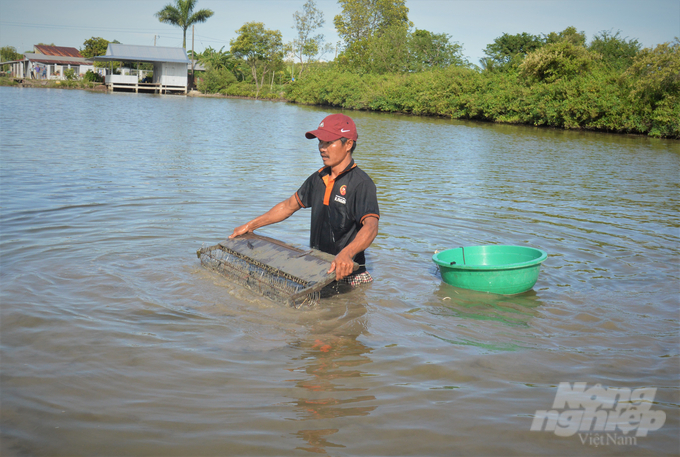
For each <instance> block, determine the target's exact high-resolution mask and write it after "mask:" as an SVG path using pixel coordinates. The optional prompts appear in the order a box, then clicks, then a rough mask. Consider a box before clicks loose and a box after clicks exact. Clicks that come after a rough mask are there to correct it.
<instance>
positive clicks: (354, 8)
mask: <svg viewBox="0 0 680 457" xmlns="http://www.w3.org/2000/svg"><path fill="white" fill-rule="evenodd" d="M338 3H340V5H341V6H342V13H341V14H338V15H337V16H335V18H334V19H333V24H334V25H335V29H336V30H337V32H338V35H339V36H340V38H342V40H343V41H344V42H345V50H344V52H343V59H342V62H343V63H346V64H348V66H350V67H355V68H356V67H363V66H364V64H365V63H366V59H367V54H368V53H369V52H370V49H371V40H372V39H373V38H374V37H376V36H380V35H382V34H383V33H386V32H387V31H388V30H390V32H389V34H390V35H394V36H397V35H398V36H401V35H402V33H397V32H396V30H395V27H397V28H398V27H402V28H403V29H404V30H408V29H409V28H410V27H411V26H413V23H411V21H409V19H408V8H407V7H406V1H405V0H338Z"/></svg>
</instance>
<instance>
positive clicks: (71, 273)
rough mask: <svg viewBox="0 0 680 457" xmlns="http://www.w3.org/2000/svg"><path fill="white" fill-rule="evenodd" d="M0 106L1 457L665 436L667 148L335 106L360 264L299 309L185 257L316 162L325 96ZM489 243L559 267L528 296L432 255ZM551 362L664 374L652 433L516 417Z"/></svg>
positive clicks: (672, 361)
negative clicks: (471, 286) (557, 428)
mask: <svg viewBox="0 0 680 457" xmlns="http://www.w3.org/2000/svg"><path fill="white" fill-rule="evenodd" d="M0 100H2V107H3V109H2V110H0V131H1V132H2V141H1V142H0V153H1V155H0V186H1V187H0V224H1V225H0V252H1V257H0V267H1V268H0V280H1V283H0V284H1V295H0V299H1V302H2V308H1V312H2V315H1V321H0V326H1V334H0V351H1V352H0V354H1V364H2V370H1V373H0V383H1V384H0V394H1V401H2V413H1V414H2V415H1V419H0V427H1V428H0V431H1V433H2V441H1V443H2V444H1V446H2V448H1V449H0V450H1V451H2V454H3V455H17V456H24V455H26V456H28V455H31V456H32V455H46V456H47V455H49V456H79V455H83V456H86V455H87V456H89V455H111V456H119V455H128V456H130V455H139V456H147V455H159V456H160V455H163V456H188V455H192V456H193V455H196V456H198V455H204V456H218V455H258V456H263V455H272V456H281V455H309V454H327V455H333V456H358V455H365V456H373V455H417V456H423V455H429V456H449V455H471V456H477V455H522V456H527V455H536V456H538V455H623V454H626V455H676V454H677V452H678V445H679V443H678V435H679V434H678V432H679V430H678V428H679V411H680V410H679V405H680V397H679V396H680V394H679V389H678V378H679V366H680V365H679V363H678V347H679V344H678V343H679V337H678V304H679V303H678V302H679V296H680V295H679V293H680V281H679V277H680V265H679V261H678V259H679V258H680V257H679V254H680V252H679V251H680V229H679V227H680V212H679V211H678V210H679V209H680V208H679V205H680V198H679V197H680V194H679V189H678V186H679V179H678V178H679V176H680V147H679V145H678V142H677V141H676V142H674V141H667V140H654V139H649V138H646V137H635V136H616V135H607V134H594V133H588V132H570V131H557V130H546V129H536V128H530V127H520V126H503V125H492V124H477V123H468V122H458V121H451V120H447V119H436V118H418V117H411V116H399V115H387V114H379V113H367V112H351V113H350V114H351V115H352V116H353V117H354V118H355V120H356V123H357V126H358V131H359V146H358V149H357V151H356V153H355V159H356V161H357V163H358V164H359V165H360V166H361V167H362V168H363V169H364V170H366V171H367V172H368V173H369V174H370V175H371V176H372V177H373V178H374V180H375V182H376V184H377V186H378V189H379V200H380V205H381V213H382V218H381V222H380V234H379V236H378V238H377V239H376V241H375V243H374V245H373V246H372V247H371V249H370V250H369V252H368V256H367V261H368V264H369V269H370V270H371V271H372V273H373V275H374V277H375V278H376V280H375V282H374V283H373V284H371V285H370V286H367V287H363V288H360V289H358V290H355V291H353V292H351V293H349V294H345V295H340V296H336V297H332V298H329V299H327V300H324V302H323V303H322V305H321V306H319V307H318V308H314V309H303V310H293V309H288V308H285V307H283V306H280V305H278V304H276V303H272V302H269V301H267V300H265V299H263V298H260V297H259V296H256V295H253V294H252V293H250V292H248V291H246V290H243V289H242V288H240V287H238V286H234V285H233V284H232V283H230V282H229V281H228V280H226V279H224V278H221V277H219V276H216V275H215V274H213V273H211V272H209V271H205V270H203V269H202V268H201V267H200V265H199V263H198V260H197V259H196V255H195V251H196V249H198V248H200V247H201V245H202V244H204V243H211V244H212V243H215V242H216V241H219V240H221V239H223V238H224V237H225V236H227V235H228V234H229V233H231V230H232V229H233V227H235V226H237V225H240V224H241V223H243V222H245V221H247V220H249V219H250V218H252V217H254V216H256V215H258V214H260V213H262V212H264V211H266V210H267V209H269V208H270V207H271V206H272V205H274V204H275V203H277V202H279V201H280V200H282V199H284V198H287V197H289V196H290V195H291V194H292V193H293V192H295V191H296V190H297V188H298V187H299V185H300V184H301V183H302V182H303V181H304V179H305V178H306V177H307V176H308V175H309V174H310V173H311V172H312V171H314V170H316V169H318V168H319V167H320V166H321V161H320V159H319V157H318V153H317V151H316V148H315V144H314V142H313V141H308V140H306V139H305V138H304V132H305V131H307V130H309V129H312V128H314V127H315V126H316V125H317V124H318V122H319V121H320V120H321V119H322V118H323V116H324V115H326V114H328V113H330V112H332V110H331V109H324V108H318V107H304V106H296V105H289V104H284V103H272V102H260V101H252V100H217V99H196V98H183V97H172V96H148V95H134V94H99V93H89V92H82V91H67V90H51V89H46V90H37V89H18V88H6V87H0ZM308 224H309V212H307V211H300V212H299V213H297V214H296V215H294V216H293V217H291V218H290V219H289V220H287V221H285V222H283V223H281V224H279V225H276V226H272V227H268V228H266V229H263V230H262V231H261V233H263V234H265V235H269V236H272V237H275V238H278V239H281V240H284V241H286V242H288V243H291V244H295V245H299V246H305V245H306V244H307V241H308ZM478 244H513V245H527V246H534V247H537V248H540V249H543V250H545V251H547V252H548V253H549V258H548V260H547V261H546V262H545V264H544V266H543V269H542V271H541V274H540V276H539V279H538V282H537V284H536V286H535V287H534V289H533V290H532V291H529V292H527V293H525V294H521V295H518V296H510V297H509V296H497V295H489V294H484V293H478V292H470V291H464V290H460V289H455V288H452V287H450V286H448V285H446V284H443V283H442V282H441V279H440V277H439V276H438V272H437V271H436V269H435V267H434V265H433V263H432V261H431V256H432V254H433V252H434V251H435V250H438V249H446V248H453V247H459V246H469V245H478ZM563 381H569V382H576V381H582V382H587V383H588V384H589V385H595V384H601V385H602V386H604V387H621V388H630V389H635V388H640V387H654V388H657V389H658V390H657V394H656V397H655V399H654V409H656V410H661V411H664V412H665V414H666V421H665V424H664V426H663V427H662V428H660V429H659V430H656V431H653V432H650V433H649V435H648V436H646V437H639V438H637V442H636V443H635V444H634V445H627V446H625V448H624V447H622V446H620V445H614V444H612V445H609V446H600V447H595V446H593V445H591V444H589V443H588V442H585V443H584V442H583V441H582V440H581V439H580V438H579V436H577V435H574V436H571V437H559V436H556V435H555V434H554V433H552V432H545V431H543V432H532V431H530V430H529V429H530V426H531V422H532V418H533V415H534V414H535V412H536V411H537V410H547V409H550V408H551V407H552V404H553V400H554V398H555V393H556V387H557V385H558V383H560V382H563ZM619 434H620V432H619ZM590 436H592V435H590Z"/></svg>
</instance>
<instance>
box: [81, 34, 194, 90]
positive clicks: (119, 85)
mask: <svg viewBox="0 0 680 457" xmlns="http://www.w3.org/2000/svg"><path fill="white" fill-rule="evenodd" d="M92 60H93V61H96V62H124V63H130V64H131V65H130V67H131V68H133V67H134V64H136V63H151V64H153V79H152V80H151V81H150V82H142V79H143V78H142V72H141V71H134V70H133V71H128V72H127V74H119V75H114V74H107V75H106V79H105V81H104V83H105V84H106V85H107V86H108V88H109V90H112V91H113V90H134V91H135V92H140V91H142V92H154V93H156V92H158V93H161V94H162V93H169V92H183V93H185V94H186V93H187V85H188V81H189V78H188V72H187V65H188V64H189V63H190V61H189V58H188V57H187V52H186V50H185V49H184V48H170V47H164V46H135V45H130V44H117V43H110V44H109V46H108V48H107V49H106V55H104V56H97V57H93V58H92Z"/></svg>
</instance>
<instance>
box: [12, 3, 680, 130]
mask: <svg viewBox="0 0 680 457" xmlns="http://www.w3.org/2000/svg"><path fill="white" fill-rule="evenodd" d="M338 4H339V6H340V7H341V12H340V14H338V15H336V16H335V17H334V19H333V24H334V25H335V28H336V30H337V32H338V35H339V36H340V38H341V39H342V42H341V43H340V42H339V43H337V45H335V46H332V45H330V44H327V43H325V41H324V36H323V35H322V34H320V33H317V32H318V30H319V29H320V28H321V27H322V26H323V25H324V23H325V19H324V15H323V12H322V11H320V10H319V9H318V8H317V6H316V3H315V1H314V0H306V1H305V3H304V4H303V5H302V10H301V11H296V12H295V13H294V14H293V24H294V25H293V27H292V28H293V29H295V30H296V37H295V39H294V40H292V41H291V42H289V43H283V42H282V35H281V32H280V31H278V30H270V29H267V28H266V27H265V25H264V24H263V23H261V22H247V23H245V24H244V25H243V26H242V27H240V28H239V29H238V30H237V31H236V32H237V37H236V38H235V39H233V40H231V42H230V43H229V44H230V49H229V50H225V47H224V46H223V47H222V48H221V49H219V50H216V49H213V48H211V47H208V48H206V49H205V50H204V51H203V53H199V54H196V56H195V57H196V58H197V59H198V61H199V62H201V63H202V64H203V65H204V66H205V68H206V71H205V72H198V73H197V74H196V83H197V87H198V89H199V90H200V91H201V92H203V93H204V94H221V95H225V96H236V97H254V98H266V99H285V100H288V101H291V102H295V103H304V104H316V105H329V106H336V107H341V108H347V109H361V110H375V111H385V112H397V113H408V114H415V115H431V116H446V117H450V118H454V119H471V120H480V121H487V122H501V123H515V124H529V125H535V126H546V127H552V128H564V129H585V130H598V131H607V132H617V133H637V134H646V135H649V136H654V137H666V138H680V77H679V76H678V75H680V40H679V39H677V38H676V39H675V41H674V42H668V43H663V44H660V45H658V46H656V47H655V48H654V49H642V46H641V45H640V43H639V42H638V41H637V40H636V39H628V38H627V37H623V36H622V35H621V32H620V31H616V32H613V31H611V30H609V31H601V32H599V33H598V34H596V35H595V36H594V37H593V38H592V40H591V41H590V42H588V39H587V37H586V35H585V33H584V32H579V31H578V30H577V29H576V28H575V27H567V28H566V29H564V30H562V31H559V32H549V33H547V34H541V35H532V34H529V33H518V34H514V35H511V34H508V33H504V34H502V35H500V36H499V37H497V38H496V39H495V40H494V41H493V43H490V44H488V45H487V46H486V48H485V49H484V54H485V57H484V58H482V59H481V60H480V62H479V65H475V64H473V63H470V62H468V60H467V58H466V57H465V56H464V55H463V46H462V44H460V43H457V42H455V41H452V40H451V36H450V35H448V34H446V33H436V32H434V31H429V30H423V29H419V28H417V27H415V26H414V24H413V23H412V22H411V21H410V20H409V18H408V12H409V9H408V8H407V6H406V0H338ZM195 6H196V0H175V6H173V5H167V6H166V7H165V8H164V9H163V10H161V11H159V12H158V13H156V16H157V17H158V18H159V20H160V21H161V22H167V23H171V24H173V25H177V26H179V27H182V29H183V31H184V36H185V40H184V43H185V47H186V29H187V28H188V27H189V25H191V24H192V23H194V22H203V21H205V20H206V19H208V18H209V17H211V16H212V14H213V13H212V11H210V10H200V11H198V12H196V13H194V12H193V10H194V7H195ZM107 44H108V42H107V41H106V40H104V39H103V38H95V37H93V38H91V39H90V40H87V41H86V42H85V43H84V48H83V49H82V50H81V52H82V53H83V55H86V56H93V55H102V54H104V53H105V51H106V45H107ZM333 51H334V57H333V59H332V61H330V62H324V61H323V60H322V59H323V57H324V55H326V54H329V53H333ZM13 53H16V50H14V49H13V48H11V49H10V48H9V47H5V48H2V56H3V59H4V60H13V58H14V56H15V54H13ZM94 78H95V76H94V74H92V75H90V74H89V73H88V75H86V77H85V78H84V79H85V80H86V82H87V81H89V82H90V83H91V84H93V83H95V82H96V79H94ZM10 83H11V82H7V84H10ZM64 83H72V81H65V82H64ZM3 84H4V82H3ZM62 87H63V86H62Z"/></svg>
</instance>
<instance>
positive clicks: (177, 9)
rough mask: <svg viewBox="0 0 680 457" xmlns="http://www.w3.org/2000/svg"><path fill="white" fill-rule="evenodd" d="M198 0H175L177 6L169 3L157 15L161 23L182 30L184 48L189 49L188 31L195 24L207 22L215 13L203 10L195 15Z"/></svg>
mask: <svg viewBox="0 0 680 457" xmlns="http://www.w3.org/2000/svg"><path fill="white" fill-rule="evenodd" d="M196 1H197V0H175V4H174V5H173V4H172V3H169V4H167V5H165V6H164V7H163V9H162V10H160V11H159V12H157V13H156V17H157V18H158V20H159V21H160V22H163V23H165V24H170V25H174V26H177V27H179V28H181V29H182V33H183V35H184V39H183V41H182V47H183V48H184V49H186V47H187V29H188V28H189V27H191V25H193V24H197V23H199V22H205V21H207V20H208V18H210V16H212V15H213V14H214V13H213V11H212V10H209V9H203V10H198V11H196V12H195V13H194V8H195V7H196Z"/></svg>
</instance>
